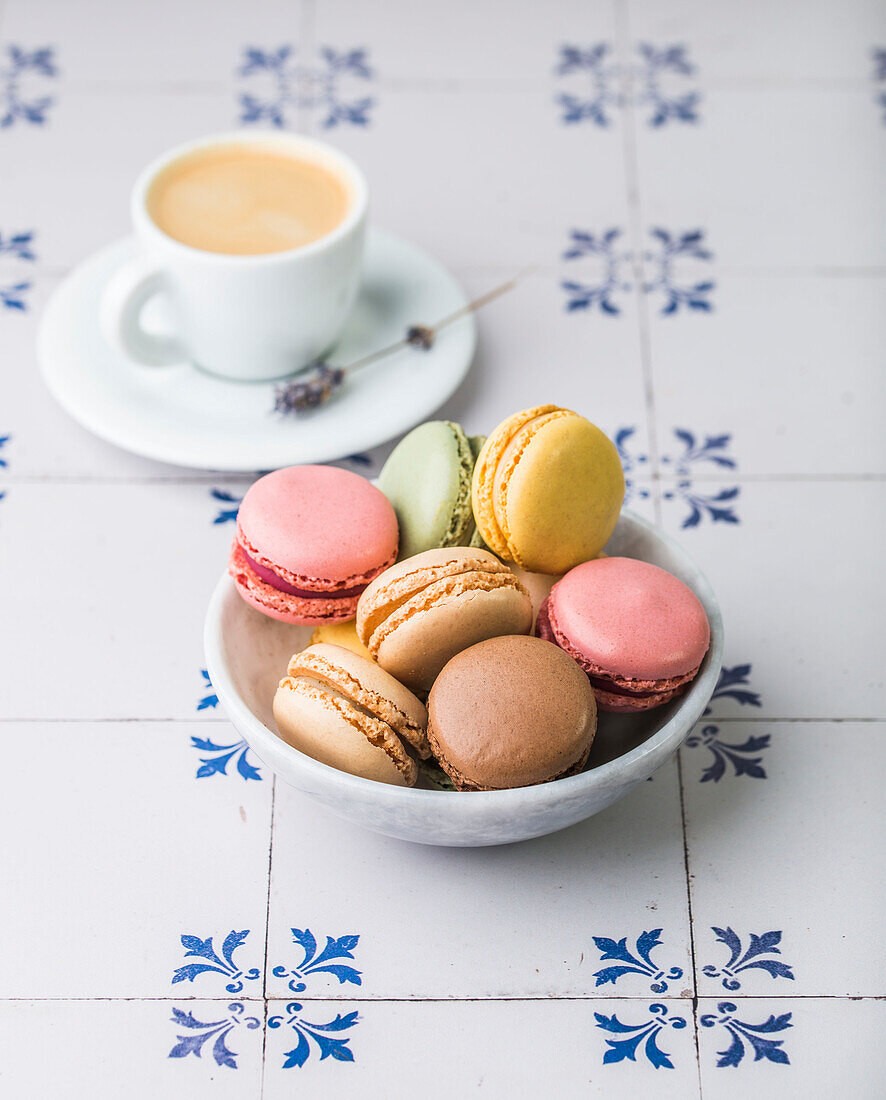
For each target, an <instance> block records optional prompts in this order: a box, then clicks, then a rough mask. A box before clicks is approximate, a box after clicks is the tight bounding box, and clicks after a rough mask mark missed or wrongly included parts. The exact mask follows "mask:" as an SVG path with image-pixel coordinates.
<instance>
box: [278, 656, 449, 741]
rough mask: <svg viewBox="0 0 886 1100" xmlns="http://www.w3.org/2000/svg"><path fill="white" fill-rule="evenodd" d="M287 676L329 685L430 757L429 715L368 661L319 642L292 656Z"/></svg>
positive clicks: (394, 682)
mask: <svg viewBox="0 0 886 1100" xmlns="http://www.w3.org/2000/svg"><path fill="white" fill-rule="evenodd" d="M288 675H289V676H290V677H298V676H305V677H309V678H312V679H316V680H318V681H320V682H321V683H322V682H325V683H327V684H329V686H330V687H331V688H333V689H334V690H335V691H337V692H339V693H340V694H342V695H344V696H345V697H346V698H347V699H349V700H350V701H351V702H352V703H354V704H355V705H356V706H358V707H361V708H362V709H363V710H365V711H368V712H369V714H370V715H371V716H372V717H374V718H377V719H379V720H380V721H382V722H385V723H386V724H387V725H388V726H390V727H391V729H393V731H394V732H395V733H396V734H397V735H398V736H399V737H401V738H403V739H405V740H406V741H408V742H409V744H410V745H411V746H412V748H414V749H415V751H416V752H417V753H418V755H419V756H421V757H422V758H425V757H427V756H429V755H430V749H429V748H428V742H427V737H426V735H425V730H426V728H427V724H428V712H427V710H426V709H425V705H424V703H422V702H421V701H420V700H419V699H417V698H416V697H415V696H414V695H413V694H412V692H411V691H409V690H408V689H407V688H405V687H404V686H403V685H402V684H401V683H399V682H398V681H397V680H395V679H394V677H393V676H391V675H390V674H389V673H387V672H385V670H384V669H383V668H380V667H379V666H378V665H377V664H376V663H375V662H374V661H372V660H370V659H369V658H366V657H361V656H359V655H358V654H356V653H353V652H351V650H348V649H343V648H342V647H341V646H336V645H326V644H323V643H319V644H316V645H311V646H308V648H307V649H304V650H302V651H301V652H300V653H296V654H295V656H293V658H292V660H291V661H290V662H289V669H288Z"/></svg>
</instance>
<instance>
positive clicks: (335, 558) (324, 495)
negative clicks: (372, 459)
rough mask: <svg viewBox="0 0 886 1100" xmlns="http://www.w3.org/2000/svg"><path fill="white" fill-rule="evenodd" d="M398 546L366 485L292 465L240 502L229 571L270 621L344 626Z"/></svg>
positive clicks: (383, 501)
mask: <svg viewBox="0 0 886 1100" xmlns="http://www.w3.org/2000/svg"><path fill="white" fill-rule="evenodd" d="M398 539H399V531H398V528H397V517H396V515H395V514H394V509H393V508H392V507H391V504H390V503H389V501H388V499H387V497H386V496H385V495H384V494H383V493H381V492H379V490H378V489H376V488H375V486H374V485H371V484H370V483H369V482H368V481H367V480H366V479H365V478H363V477H360V476H359V475H358V474H353V473H350V472H349V471H348V470H340V469H338V468H337V467H335V466H290V467H287V468H286V469H284V470H275V471H274V472H273V473H270V474H266V475H265V476H264V477H262V478H259V480H258V481H256V482H255V483H254V484H253V485H252V486H251V487H250V489H249V491H248V492H247V493H246V496H245V497H244V498H243V502H242V504H241V505H240V510H239V512H238V514H237V533H236V535H235V536H234V542H233V545H232V546H231V555H230V560H229V562H228V572H229V573H230V575H231V576H232V577H233V578H234V583H235V584H236V585H237V591H238V592H239V593H240V595H241V596H242V597H243V599H244V600H246V602H247V603H250V604H252V606H253V607H255V608H256V609H257V610H258V611H261V612H262V614H264V615H269V616H270V617H271V618H272V619H279V620H280V621H281V622H284V623H298V624H305V625H319V624H321V623H331V622H342V621H344V620H346V619H352V618H353V617H354V615H355V614H356V613H357V600H358V598H359V596H360V594H361V593H362V592H363V590H364V588H366V586H367V585H368V584H369V582H370V581H371V580H372V579H373V578H374V577H376V576H378V574H379V573H381V572H382V571H383V570H385V569H387V568H388V566H389V565H391V564H393V562H394V561H395V560H396V558H397V544H398Z"/></svg>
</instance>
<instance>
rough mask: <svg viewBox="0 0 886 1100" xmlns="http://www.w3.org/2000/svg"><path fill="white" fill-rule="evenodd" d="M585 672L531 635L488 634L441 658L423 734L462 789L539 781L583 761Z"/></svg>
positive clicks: (590, 731)
mask: <svg viewBox="0 0 886 1100" xmlns="http://www.w3.org/2000/svg"><path fill="white" fill-rule="evenodd" d="M596 724H597V717H596V703H595V701H594V693H593V691H592V690H591V686H590V683H589V682H588V678H587V677H586V676H585V674H584V673H583V672H582V671H581V669H580V668H578V666H577V665H576V664H575V663H574V662H573V661H571V660H570V659H569V657H567V656H566V654H565V653H564V652H563V651H562V650H561V649H559V648H558V647H556V646H553V645H551V644H550V643H549V642H545V641H542V640H541V639H539V638H529V637H501V638H493V639H490V640H488V641H484V642H481V643H480V644H479V645H475V646H472V647H471V648H470V649H466V650H463V651H462V652H461V653H459V654H458V655H457V656H455V657H453V659H452V660H451V661H450V662H449V663H448V664H447V665H446V667H445V668H444V669H443V671H442V672H441V674H440V676H439V677H438V678H437V680H436V682H435V683H434V686H433V688H432V689H431V694H430V698H429V699H428V738H429V740H430V742H431V747H432V749H433V750H434V755H435V756H436V757H437V759H438V760H439V762H440V764H441V766H442V767H443V769H444V770H445V771H446V772H447V774H448V775H450V776H451V777H452V779H453V781H454V782H455V783H456V785H458V786H459V787H460V788H462V789H474V790H499V789H503V788H509V787H521V786H527V785H530V784H533V783H544V782H548V781H550V780H552V779H556V778H559V777H561V776H563V775H565V774H568V773H571V772H573V771H575V770H578V769H580V768H581V767H583V766H584V764H585V763H586V761H587V757H588V753H589V752H590V748H591V743H592V741H593V738H594V733H595V731H596Z"/></svg>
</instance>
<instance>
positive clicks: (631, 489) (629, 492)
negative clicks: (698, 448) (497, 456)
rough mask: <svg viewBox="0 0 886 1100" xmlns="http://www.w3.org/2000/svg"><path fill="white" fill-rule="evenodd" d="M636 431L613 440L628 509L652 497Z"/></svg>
mask: <svg viewBox="0 0 886 1100" xmlns="http://www.w3.org/2000/svg"><path fill="white" fill-rule="evenodd" d="M636 431H637V428H636V426H632V427H630V428H619V429H618V431H617V432H616V433H615V435H614V437H613V440H612V442H613V443H614V444H615V449H616V450H617V451H618V457H619V458H620V459H621V468H622V470H623V471H624V476H625V499H624V503H625V506H626V507H627V505H629V504H630V503H631V501H633V500H648V499H649V495H650V493H649V489H648V488H647V487H646V486H645V485H637V484H636V483H635V480H634V474H635V473H636V471H637V469H638V467H640V466H645V465H646V464H647V463H648V461H649V457H648V455H643V454H641V455H638V454H634V453H633V451H632V450H631V443H632V441H633V436H634V433H635V432H636ZM650 778H651V777H650Z"/></svg>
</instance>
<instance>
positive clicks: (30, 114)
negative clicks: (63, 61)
mask: <svg viewBox="0 0 886 1100" xmlns="http://www.w3.org/2000/svg"><path fill="white" fill-rule="evenodd" d="M56 76H58V69H57V68H56V62H55V50H54V49H53V48H52V47H51V46H42V47H40V48H39V49H36V50H24V49H22V47H21V46H14V45H9V46H7V47H6V50H5V55H4V57H3V59H2V60H0V129H7V128H8V127H10V126H12V125H13V124H14V123H16V122H19V121H20V122H23V123H25V124H26V125H29V126H42V125H43V124H44V123H45V122H46V114H47V112H48V111H49V109H50V107H51V106H52V105H53V103H54V102H55V100H54V98H53V96H48V95H41V94H40V84H41V82H42V81H43V80H47V79H48V80H52V79H54V78H55V77H56ZM35 83H36V88H35V87H34V86H33V85H34V84H35Z"/></svg>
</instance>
